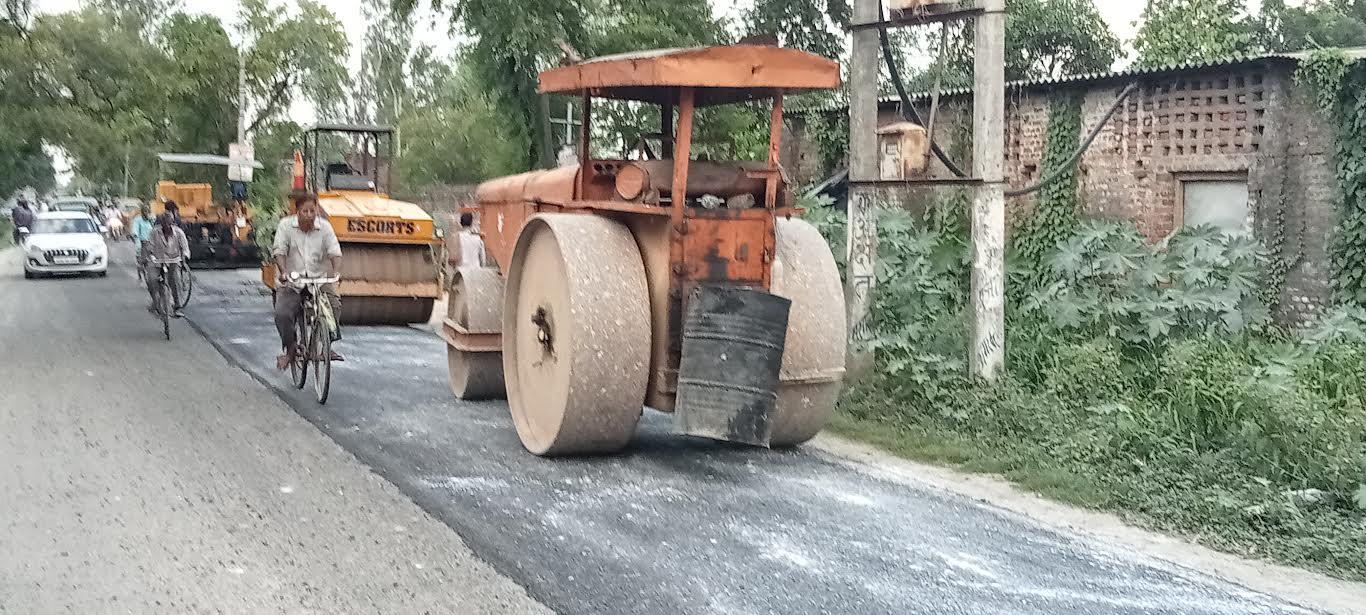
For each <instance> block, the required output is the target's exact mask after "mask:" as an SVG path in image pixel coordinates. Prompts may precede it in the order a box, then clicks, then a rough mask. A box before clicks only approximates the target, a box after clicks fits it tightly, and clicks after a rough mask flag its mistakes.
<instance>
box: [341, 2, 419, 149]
mask: <svg viewBox="0 0 1366 615" xmlns="http://www.w3.org/2000/svg"><path fill="white" fill-rule="evenodd" d="M362 8H363V9H364V12H365V15H366V19H367V21H368V22H369V23H370V26H369V28H368V29H367V30H366V32H365V49H364V52H363V54H362V55H361V69H360V75H359V78H358V79H357V80H356V83H355V91H354V93H353V95H354V96H355V97H356V99H357V100H355V101H354V104H355V106H356V108H355V110H354V113H355V115H356V116H357V119H359V120H362V121H374V122H378V123H381V124H393V123H395V122H397V121H398V118H399V116H400V115H401V114H402V111H403V105H404V104H405V103H406V102H407V101H408V99H409V96H410V93H411V91H412V88H411V87H409V84H408V81H407V77H408V74H409V70H408V68H409V66H408V63H409V56H410V54H411V53H412V51H413V49H412V39H413V15H412V14H411V13H410V14H407V15H400V14H398V13H396V12H394V11H393V10H391V9H390V7H389V3H388V1H387V0H369V1H368V2H367V3H365V4H364V5H362Z"/></svg>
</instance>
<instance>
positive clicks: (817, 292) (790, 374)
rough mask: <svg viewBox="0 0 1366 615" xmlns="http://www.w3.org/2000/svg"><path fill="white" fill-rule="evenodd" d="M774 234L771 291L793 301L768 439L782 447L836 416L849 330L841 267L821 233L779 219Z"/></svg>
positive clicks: (813, 433)
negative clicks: (775, 238)
mask: <svg viewBox="0 0 1366 615" xmlns="http://www.w3.org/2000/svg"><path fill="white" fill-rule="evenodd" d="M776 234H777V252H778V254H777V258H776V259H775V261H774V263H773V284H772V291H773V294H775V295H780V296H782V297H786V298H788V299H790V300H791V301H792V310H791V312H789V313H788V321H787V346H786V348H785V349H784V351H783V366H782V371H781V373H780V375H779V382H778V391H777V393H778V401H777V404H776V407H775V409H774V413H773V434H772V436H771V438H770V443H771V446H775V447H780V446H794V445H797V444H801V443H803V442H806V441H807V440H810V439H811V438H813V437H815V436H816V434H817V433H819V432H820V430H821V428H823V427H825V423H826V421H827V420H829V418H830V415H831V413H833V412H834V409H835V402H836V401H837V400H838V399H839V394H840V388H841V386H842V384H843V376H844V359H845V351H846V342H845V335H846V333H845V329H846V326H845V313H844V288H843V286H842V285H841V283H840V275H839V269H838V268H836V266H835V257H834V255H832V254H831V253H830V246H829V244H827V243H826V242H825V239H824V238H823V237H821V234H820V232H819V231H817V230H816V227H814V226H812V225H811V224H810V223H808V222H806V221H804V220H795V219H794V220H788V219H779V220H778V221H777V229H776Z"/></svg>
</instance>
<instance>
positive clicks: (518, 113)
mask: <svg viewBox="0 0 1366 615" xmlns="http://www.w3.org/2000/svg"><path fill="white" fill-rule="evenodd" d="M416 4H417V2H416V0H393V6H394V8H395V10H396V11H399V13H400V14H408V13H410V12H411V11H412V10H413V9H414V7H415V6H416ZM432 8H433V9H434V10H438V11H440V10H445V9H449V11H450V18H451V22H452V24H454V25H456V26H457V27H459V28H460V29H461V30H463V31H464V32H465V33H466V34H468V35H469V36H471V37H473V38H474V40H473V41H472V42H471V43H470V44H468V45H466V47H465V49H464V53H463V56H462V57H463V60H464V62H466V63H468V64H469V69H470V71H471V76H472V77H473V78H475V79H477V80H478V81H479V82H482V83H484V84H486V85H487V86H488V88H489V94H490V97H491V99H492V101H493V104H494V105H495V106H496V107H497V108H499V109H501V110H502V111H503V112H504V113H506V114H507V115H508V118H509V120H510V123H511V125H512V126H513V131H512V132H511V133H509V134H507V135H505V138H507V139H510V140H512V141H513V142H514V143H516V144H517V145H518V147H519V149H521V151H523V152H525V154H524V156H523V160H522V163H523V164H522V166H523V167H531V166H535V165H536V164H537V163H538V162H540V163H546V164H548V163H549V162H550V160H551V159H552V157H553V155H552V152H551V151H549V150H547V149H546V148H545V146H544V145H543V144H544V142H545V136H546V134H547V131H548V129H549V118H547V117H546V115H545V113H544V112H543V111H542V109H541V104H540V99H539V98H538V97H539V93H538V92H537V75H538V73H539V72H540V71H541V70H542V69H544V68H548V67H549V66H551V62H553V61H554V59H556V58H558V57H560V54H561V52H560V51H559V49H558V47H557V46H556V45H555V41H556V39H559V40H563V41H565V42H567V43H568V44H569V45H571V46H573V47H575V48H576V49H580V50H582V49H586V48H587V47H586V44H585V43H586V42H587V39H588V34H587V31H586V29H585V27H584V23H585V14H586V13H585V10H584V2H582V1H580V0H541V1H538V2H507V1H506V0H461V1H459V2H453V1H447V0H433V1H432Z"/></svg>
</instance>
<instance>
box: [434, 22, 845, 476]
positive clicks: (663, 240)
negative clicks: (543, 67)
mask: <svg viewBox="0 0 1366 615" xmlns="http://www.w3.org/2000/svg"><path fill="white" fill-rule="evenodd" d="M838 86H839V66H838V64H836V63H835V62H833V61H831V60H828V59H826V58H822V57H820V56H816V55H812V54H809V53H805V52H802V51H797V50H792V49H781V48H777V47H770V46H762V45H731V46H719V47H706V48H695V49H675V50H660V51H647V52H642V53H633V54H625V55H617V56H607V57H602V58H596V59H592V60H587V61H583V62H580V63H577V64H573V65H569V66H562V67H559V68H555V69H552V70H548V71H546V72H543V73H541V76H540V91H541V92H543V93H553V94H568V95H576V96H579V97H581V99H582V108H583V117H584V121H583V123H582V126H581V127H580V131H581V132H580V138H579V140H578V150H579V151H578V159H579V161H581V162H580V163H579V164H577V165H573V166H566V167H561V168H558V169H553V170H545V171H534V172H530V173H523V174H520V175H514V176H511V177H504V178H499V179H496V180H492V181H489V182H486V183H484V184H482V185H480V186H479V187H478V189H477V191H476V199H477V204H475V205H473V206H472V207H471V208H470V209H471V210H472V211H474V212H476V213H477V214H478V215H479V219H480V223H479V229H480V230H479V232H480V234H481V235H482V237H483V239H484V242H485V246H486V249H487V251H488V254H489V256H490V257H491V259H492V261H494V262H495V263H496V264H497V266H496V267H490V268H478V267H462V268H460V269H458V270H457V271H455V272H454V274H453V275H451V276H450V299H449V303H448V314H447V318H446V319H445V321H444V326H443V328H442V333H443V337H444V338H445V340H446V342H447V345H448V359H449V368H450V379H451V388H452V389H453V390H454V392H455V394H456V396H457V397H460V398H462V399H480V398H484V399H488V398H500V397H503V396H504V395H506V397H507V400H508V405H509V407H510V409H511V412H512V417H513V419H514V423H515V425H516V429H517V434H518V436H519V437H520V439H521V441H522V444H523V445H524V446H525V447H526V448H527V450H529V451H530V452H532V453H534V454H537V455H573V454H603V453H611V452H614V451H618V450H620V449H622V448H623V447H625V446H626V445H627V443H628V442H629V441H630V439H631V437H632V434H633V433H634V431H635V429H636V424H637V422H638V421H639V419H640V416H641V414H642V411H643V407H646V406H648V407H650V408H654V409H657V410H660V411H663V412H672V413H673V414H674V425H675V428H676V430H677V431H678V432H680V433H683V434H687V435H693V436H701V437H706V438H712V439H718V440H725V441H731V442H740V443H745V444H750V445H755V446H771V447H777V446H792V445H796V444H800V443H802V442H805V441H807V440H809V439H810V438H812V437H813V436H815V435H816V433H817V432H819V431H820V430H821V428H822V427H823V426H824V425H825V423H826V421H827V419H828V418H829V416H830V414H831V412H832V411H833V408H834V405H835V401H836V398H837V397H838V395H839V391H840V387H841V384H842V380H843V376H844V364H845V340H846V332H845V311H844V294H843V291H842V285H841V282H840V277H839V272H838V270H837V268H836V266H835V260H834V257H833V256H832V254H831V252H830V247H829V245H827V244H826V242H825V241H824V239H823V238H822V237H821V235H820V234H819V233H818V232H817V231H816V229H815V227H813V226H812V225H811V224H809V223H807V222H805V221H803V220H801V219H800V218H799V217H797V216H798V214H799V213H800V211H799V210H797V209H796V208H795V206H794V202H793V198H792V195H791V191H790V186H789V181H788V179H787V177H786V176H785V175H784V173H783V170H782V168H781V166H780V165H779V160H778V158H779V156H778V152H779V145H780V142H781V136H782V117H783V96H784V95H785V94H791V93H797V92H805V91H812V90H824V89H832V88H836V87H838ZM595 98H600V99H613V100H625V101H636V102H639V103H646V104H653V105H658V106H659V109H660V111H661V113H660V115H661V118H662V121H661V122H660V124H661V126H660V133H661V134H660V135H658V138H659V141H660V142H661V151H663V152H665V153H671V154H672V158H667V159H650V156H649V155H644V156H642V157H641V158H642V159H639V160H608V159H599V158H594V157H593V156H592V151H591V150H590V148H589V141H590V139H589V137H590V135H591V134H592V128H591V124H592V121H591V119H592V105H593V100H594V99H595ZM735 103H749V104H754V105H764V106H765V107H767V105H768V104H769V103H771V108H772V114H771V119H770V126H769V129H770V136H769V147H768V158H767V160H766V161H759V162H742V161H734V162H717V161H702V160H693V159H691V158H690V151H691V149H692V136H693V123H694V117H695V114H696V111H697V109H698V108H701V107H708V106H714V105H725V104H735Z"/></svg>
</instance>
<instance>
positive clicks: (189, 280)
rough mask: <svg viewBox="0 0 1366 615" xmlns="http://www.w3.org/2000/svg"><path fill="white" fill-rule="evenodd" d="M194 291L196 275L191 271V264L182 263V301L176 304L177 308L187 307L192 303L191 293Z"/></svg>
mask: <svg viewBox="0 0 1366 615" xmlns="http://www.w3.org/2000/svg"><path fill="white" fill-rule="evenodd" d="M193 292H194V275H193V274H191V273H190V264H189V263H181V264H180V303H177V304H176V306H175V307H176V309H177V310H183V309H185V306H187V305H189V304H190V293H193Z"/></svg>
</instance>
